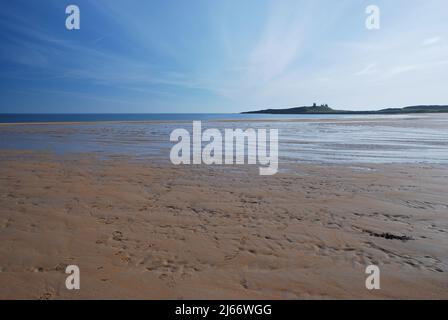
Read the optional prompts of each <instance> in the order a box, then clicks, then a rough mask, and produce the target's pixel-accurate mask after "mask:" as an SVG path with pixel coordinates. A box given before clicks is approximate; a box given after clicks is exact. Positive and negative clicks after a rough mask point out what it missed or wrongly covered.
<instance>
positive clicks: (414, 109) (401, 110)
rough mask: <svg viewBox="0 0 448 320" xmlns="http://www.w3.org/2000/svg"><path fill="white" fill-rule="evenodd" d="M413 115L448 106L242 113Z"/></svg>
mask: <svg viewBox="0 0 448 320" xmlns="http://www.w3.org/2000/svg"><path fill="white" fill-rule="evenodd" d="M412 113H448V106H445V105H422V106H410V107H404V108H387V109H381V110H376V111H350V110H335V109H332V108H330V107H329V106H328V105H326V104H325V105H320V106H318V105H316V104H314V105H313V106H304V107H295V108H286V109H265V110H258V111H248V112H242V113H241V114H412Z"/></svg>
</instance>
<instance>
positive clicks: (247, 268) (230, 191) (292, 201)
mask: <svg viewBox="0 0 448 320" xmlns="http://www.w3.org/2000/svg"><path fill="white" fill-rule="evenodd" d="M282 169H283V171H282V172H281V173H279V174H277V175H275V176H271V177H266V176H264V177H262V176H259V175H258V168H257V167H254V168H252V167H248V166H243V167H224V166H220V167H207V166H184V167H175V166H172V165H169V164H151V163H147V162H141V161H132V160H129V159H125V158H120V157H116V158H114V159H108V160H105V159H101V160H100V159H98V158H95V156H93V155H89V154H84V155H82V156H81V155H78V156H68V155H65V156H61V155H59V156H55V155H52V154H46V153H38V152H19V151H4V150H2V152H1V154H0V212H1V214H0V298H1V299H17V298H21V299H22V298H24V299H80V298H87V299H99V298H100V299H101V298H113V299H115V298H117V299H118V298H137V299H240V298H241V299H320V298H324V299H358V298H360V299H391V298H399V299H413V298H423V299H428V298H432V299H434V298H435V299H439V298H440V299H447V298H448V277H447V272H448V250H447V248H448V200H447V197H446V195H447V194H448V186H447V181H448V180H447V179H448V171H447V170H446V166H436V165H399V164H394V165H384V164H383V165H380V164H378V165H369V166H368V168H367V166H362V167H355V166H350V165H344V166H342V165H308V164H297V165H293V164H291V165H288V167H287V168H285V167H284V166H283V167H282ZM285 169H286V170H285ZM70 264H75V265H78V266H79V268H80V271H81V289H80V290H78V291H69V290H67V289H66V288H65V279H66V276H67V275H66V274H65V273H64V271H65V267H66V266H67V265H70ZM370 264H377V265H378V266H379V267H380V270H381V290H376V291H369V290H367V289H366V288H365V279H366V277H367V275H366V274H365V268H366V266H368V265H370Z"/></svg>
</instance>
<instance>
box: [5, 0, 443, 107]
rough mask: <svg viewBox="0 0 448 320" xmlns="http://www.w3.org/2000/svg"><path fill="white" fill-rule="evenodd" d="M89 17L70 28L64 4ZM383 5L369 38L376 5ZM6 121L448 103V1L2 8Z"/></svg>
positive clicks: (140, 2) (159, 0) (24, 0)
mask: <svg viewBox="0 0 448 320" xmlns="http://www.w3.org/2000/svg"><path fill="white" fill-rule="evenodd" d="M70 4H75V5H77V6H78V7H79V9H80V23H81V24H80V29H79V30H67V28H66V25H65V20H66V18H67V14H66V13H65V9H66V7H67V6H68V5H70ZM371 4H373V5H376V6H378V7H379V8H380V10H381V11H380V18H381V20H380V23H381V24H380V29H379V30H368V29H367V28H366V26H365V21H366V19H367V18H368V14H366V7H367V6H368V5H371ZM0 8H1V9H0V43H1V46H0V113H229V112H230V113H234V112H242V111H248V110H257V109H265V108H284V107H296V106H305V105H311V104H312V103H314V102H315V103H318V104H328V105H329V106H330V107H333V108H336V109H350V110H370V109H373V110H374V109H381V108H386V107H402V106H409V105H421V104H448V90H447V85H448V81H447V80H448V19H447V15H448V1H446V0H425V1H421V0H393V1H391V0H370V1H364V0H338V1H334V0H271V1H268V0H244V1H241V0H188V1H183V0H126V1H124V0H71V1H65V0H39V1H37V0H35V1H34V0H33V1H31V0H14V1H10V0H0Z"/></svg>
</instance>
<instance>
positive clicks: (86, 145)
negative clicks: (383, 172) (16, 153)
mask: <svg viewBox="0 0 448 320" xmlns="http://www.w3.org/2000/svg"><path fill="white" fill-rule="evenodd" d="M194 120H197V121H199V120H200V121H202V122H203V129H206V128H217V129H219V130H224V129H227V128H241V129H243V130H244V129H247V128H253V129H261V128H265V129H269V128H275V129H278V130H279V156H280V159H279V161H280V165H281V163H282V162H283V163H299V162H305V163H332V164H333V163H336V164H337V163H342V164H346V163H351V164H369V163H372V164H378V163H425V164H443V165H445V164H448V114H419V115H398V116H397V115H395V116H393V115H382V116H379V115H367V116H366V115H259V114H1V115H0V123H1V124H0V152H1V151H2V150H34V151H45V152H52V153H56V154H78V153H91V154H95V155H98V156H126V157H132V158H135V159H143V160H150V161H162V162H163V161H166V162H168V161H169V152H170V148H171V147H172V145H173V144H174V143H172V142H170V133H171V132H172V131H173V130H174V129H177V128H185V129H187V130H189V131H190V132H191V129H192V121H194ZM24 123H25V124H24Z"/></svg>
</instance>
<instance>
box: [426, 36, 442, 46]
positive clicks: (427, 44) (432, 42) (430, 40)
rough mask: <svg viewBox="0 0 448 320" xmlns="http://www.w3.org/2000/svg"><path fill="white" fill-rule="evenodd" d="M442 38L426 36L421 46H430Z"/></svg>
mask: <svg viewBox="0 0 448 320" xmlns="http://www.w3.org/2000/svg"><path fill="white" fill-rule="evenodd" d="M441 40H442V38H441V37H432V38H428V39H426V40H425V41H423V42H422V46H432V45H434V44H436V43H439V42H440V41H441Z"/></svg>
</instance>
